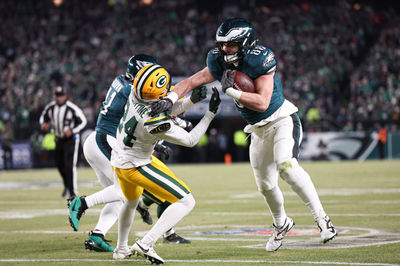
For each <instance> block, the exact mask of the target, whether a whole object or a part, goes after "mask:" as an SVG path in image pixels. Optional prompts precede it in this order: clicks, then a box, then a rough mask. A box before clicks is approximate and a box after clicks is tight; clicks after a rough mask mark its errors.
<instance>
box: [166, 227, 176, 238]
mask: <svg viewBox="0 0 400 266" xmlns="http://www.w3.org/2000/svg"><path fill="white" fill-rule="evenodd" d="M174 233H175V229H174V228H171V229H169V230H168V231H167V232H165V234H164V237H167V236H170V235H172V234H174Z"/></svg>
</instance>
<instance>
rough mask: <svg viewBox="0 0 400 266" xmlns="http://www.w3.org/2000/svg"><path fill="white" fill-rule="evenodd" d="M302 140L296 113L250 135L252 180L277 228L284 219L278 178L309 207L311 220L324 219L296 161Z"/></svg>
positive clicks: (311, 186)
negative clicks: (312, 217)
mask: <svg viewBox="0 0 400 266" xmlns="http://www.w3.org/2000/svg"><path fill="white" fill-rule="evenodd" d="M301 140H302V127H301V123H300V119H299V118H298V116H297V114H292V115H291V116H288V117H284V118H280V119H277V120H275V121H273V122H270V123H268V124H266V125H265V126H261V127H258V128H256V129H255V130H254V131H253V132H252V134H251V144H250V163H251V166H252V168H253V172H254V177H255V181H256V184H257V187H258V190H259V191H260V192H261V194H262V195H263V196H264V198H265V200H266V202H267V204H268V207H269V209H270V211H271V214H272V217H273V220H274V224H275V225H276V226H278V227H280V226H282V225H283V223H284V221H285V218H286V217H287V215H286V213H285V209H284V199H283V195H282V191H281V190H280V189H279V187H278V177H279V176H281V178H282V179H283V180H285V181H286V182H287V183H288V184H289V185H290V186H291V188H292V189H293V190H294V191H295V192H296V193H297V194H298V195H299V197H300V198H301V199H302V200H303V201H304V203H305V204H306V205H307V206H308V207H309V209H310V210H311V212H312V214H313V216H314V219H317V218H318V217H320V216H325V212H324V210H323V208H322V205H321V202H320V200H319V197H318V194H317V191H316V190H315V187H314V184H313V183H312V181H311V178H310V176H309V175H308V173H307V172H306V171H304V169H303V168H302V167H301V166H300V165H299V164H298V162H297V157H298V154H299V146H300V143H301Z"/></svg>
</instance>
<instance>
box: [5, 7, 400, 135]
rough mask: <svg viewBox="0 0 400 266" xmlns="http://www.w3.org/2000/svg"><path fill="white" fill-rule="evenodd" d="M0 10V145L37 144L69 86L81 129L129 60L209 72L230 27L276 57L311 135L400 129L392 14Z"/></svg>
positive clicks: (389, 10) (377, 10)
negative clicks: (51, 108)
mask: <svg viewBox="0 0 400 266" xmlns="http://www.w3.org/2000/svg"><path fill="white" fill-rule="evenodd" d="M292 2H293V1H256V0H251V1H247V0H246V1H244V0H243V1H213V2H211V1H195V0H189V1H178V0H170V1H161V0H154V1H139V0H138V1H128V0H108V1H107V0H87V1H79V0H64V1H61V0H58V1H54V2H53V1H50V0H43V1H13V0H3V1H1V2H0V13H1V14H0V16H1V18H2V23H1V24H0V31H1V33H0V67H1V72H0V92H1V93H0V103H1V104H0V130H2V129H3V130H2V132H3V133H2V138H4V139H14V140H26V139H29V138H31V137H32V136H35V135H36V134H39V132H38V130H39V125H38V120H39V116H40V113H41V111H42V110H43V108H44V106H45V105H46V104H47V103H48V102H49V101H50V100H51V99H52V91H53V89H54V87H55V86H56V85H62V86H66V87H68V88H69V89H70V90H71V91H73V93H72V99H73V101H74V102H75V103H76V104H77V105H78V106H80V107H81V108H82V109H83V110H84V112H85V114H86V116H87V118H88V125H89V127H94V125H95V122H96V121H95V119H96V116H97V113H98V110H99V107H100V105H101V102H102V100H103V99H104V97H105V93H106V91H107V89H108V86H109V85H110V82H111V81H112V79H113V78H114V77H115V76H116V75H117V74H121V73H124V72H125V69H126V63H127V61H128V59H129V57H130V56H132V55H134V54H137V53H147V54H150V55H152V56H154V57H156V58H157V59H158V61H159V63H160V64H162V65H163V66H165V67H166V68H167V69H168V70H169V71H170V72H171V74H172V75H173V76H187V75H191V74H192V73H194V72H196V71H198V70H199V69H201V68H203V67H204V66H205V58H206V54H207V52H208V50H209V49H211V48H213V47H215V40H214V39H215V31H216V29H217V27H218V25H219V24H220V23H221V21H223V19H224V18H226V17H233V16H241V17H245V18H248V19H249V20H250V21H251V22H252V23H253V24H254V27H255V30H256V36H257V38H258V39H259V42H260V43H261V44H263V45H266V46H268V47H269V48H271V49H272V50H273V51H274V52H275V54H276V57H277V62H278V69H277V73H278V75H279V76H280V77H281V79H282V82H283V86H284V93H285V95H286V97H287V98H288V99H290V100H291V101H293V102H294V103H295V104H296V105H297V106H298V107H299V109H300V112H299V114H300V117H301V119H302V120H303V123H304V126H305V129H306V130H307V131H330V130H334V131H340V130H349V131H352V130H369V129H370V128H372V125H373V124H374V123H375V122H380V123H384V124H385V125H390V126H392V127H393V128H394V129H396V126H397V125H398V124H399V116H400V110H399V100H400V85H399V84H400V73H399V69H400V66H399V65H400V63H399V62H400V26H399V25H400V23H399V22H400V21H399V10H398V9H396V8H393V7H389V6H387V7H384V6H377V5H376V3H377V1H376V2H375V1H364V2H363V1H360V2H361V3H356V2H355V1H351V0H348V1H344V0H342V1H323V2H320V1H308V2H306V1H304V2H302V1H298V2H295V3H292Z"/></svg>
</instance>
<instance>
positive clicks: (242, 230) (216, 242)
mask: <svg viewBox="0 0 400 266" xmlns="http://www.w3.org/2000/svg"><path fill="white" fill-rule="evenodd" d="M302 165H303V167H304V168H305V169H306V170H307V171H308V172H309V173H310V175H311V177H312V179H313V181H314V183H315V185H316V187H317V190H318V192H319V195H320V197H321V200H322V203H323V205H324V207H325V210H326V211H327V213H328V214H329V215H330V217H331V219H332V221H333V223H334V225H335V226H336V228H337V229H338V231H339V236H338V237H337V238H335V239H334V240H333V241H331V242H329V243H328V244H325V245H324V244H322V243H320V238H319V234H318V230H317V227H316V225H315V223H314V221H313V218H312V216H311V214H310V212H309V210H308V209H307V208H306V207H305V205H304V204H303V203H302V202H301V201H300V199H299V198H298V197H297V195H295V194H294V193H293V192H292V191H291V189H290V187H289V186H288V185H286V184H285V183H284V182H282V180H280V186H281V188H282V190H283V192H284V196H285V205H286V210H287V213H288V214H289V215H290V216H291V217H292V218H293V219H294V220H295V222H296V226H295V227H294V229H293V230H292V231H291V235H289V236H287V237H286V238H285V242H284V245H283V246H282V248H281V249H280V250H279V251H277V252H272V253H267V252H266V251H265V249H264V247H265V243H266V240H267V239H268V235H269V234H270V230H271V224H272V218H271V216H270V214H269V211H268V209H267V206H266V205H265V203H264V200H263V198H262V197H261V196H260V195H259V193H258V192H257V189H256V185H255V183H254V179H253V175H252V170H251V168H250V166H249V164H248V163H246V164H232V165H223V164H198V165H171V166H170V168H171V170H172V171H174V172H175V174H176V175H177V176H178V177H180V178H181V179H183V180H184V181H185V182H186V183H187V184H188V185H189V187H190V188H191V190H192V192H193V194H194V197H195V199H196V206H195V208H194V210H193V211H192V212H191V213H190V214H189V215H188V216H187V217H185V218H184V219H183V220H182V221H181V222H180V223H179V224H178V225H177V227H176V229H177V232H178V233H179V234H181V235H182V236H184V237H186V238H188V239H190V240H191V241H192V244H189V245H173V244H163V243H162V241H159V242H158V243H157V245H156V246H155V249H156V251H157V253H158V254H159V255H160V256H161V257H163V258H164V259H165V260H166V264H167V265H261V264H268V265H271V264H272V265H274V264H276V265H288V264H289V265H293V264H296V265H307V264H324V265H351V264H352V265H396V264H400V161H368V162H364V163H358V162H337V163H328V162H318V163H308V162H307V163H302ZM78 174H79V192H80V194H81V195H89V194H91V193H93V192H96V191H98V190H99V189H101V187H100V185H99V184H98V183H97V182H96V177H95V174H94V172H93V171H92V170H91V169H90V168H81V169H79V170H78ZM61 191H62V187H61V178H60V177H59V175H58V173H57V172H56V170H55V169H46V170H26V171H8V172H6V171H2V172H0V250H1V252H0V265H110V264H112V265H120V264H121V265H123V264H124V265H125V264H134V265H149V264H150V262H148V261H146V260H144V259H141V258H139V257H132V258H131V259H129V260H126V261H121V262H119V261H112V254H111V253H97V252H93V251H92V252H90V251H88V250H85V249H84V245H83V242H84V240H85V239H86V237H87V233H88V232H89V231H90V230H92V229H93V228H94V226H95V224H96V222H97V218H98V214H99V212H100V210H101V207H96V208H93V209H90V210H88V211H86V214H85V215H84V216H83V217H82V219H81V224H80V231H79V232H73V231H72V229H71V227H70V226H69V223H68V222H67V207H66V201H65V200H64V199H63V198H61V196H60V194H61ZM150 210H151V213H152V215H153V218H154V219H156V217H155V215H156V206H152V207H151V209H150ZM149 228H150V227H149V226H148V225H146V224H144V223H143V222H142V221H141V219H140V217H139V216H138V215H136V217H135V222H134V224H133V227H132V230H131V235H130V242H129V243H130V244H133V242H134V240H135V239H136V238H137V237H138V236H142V235H143V233H144V232H145V231H146V230H148V229H149ZM106 238H108V239H111V240H112V241H113V242H112V243H111V244H112V245H115V244H116V240H117V226H116V225H115V226H114V227H113V228H112V229H111V231H110V232H109V234H108V235H107V237H106Z"/></svg>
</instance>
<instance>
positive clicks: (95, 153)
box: [69, 54, 206, 252]
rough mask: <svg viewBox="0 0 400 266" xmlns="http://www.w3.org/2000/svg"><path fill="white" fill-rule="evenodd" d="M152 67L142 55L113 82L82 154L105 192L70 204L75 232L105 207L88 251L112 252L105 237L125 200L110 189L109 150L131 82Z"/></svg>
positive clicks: (143, 213)
mask: <svg viewBox="0 0 400 266" xmlns="http://www.w3.org/2000/svg"><path fill="white" fill-rule="evenodd" d="M151 63H157V61H156V60H155V59H154V58H153V57H151V56H149V55H145V54H138V55H136V56H133V57H131V58H130V59H129V61H128V67H127V70H126V73H125V75H118V76H117V77H116V78H115V79H114V80H113V82H112V84H111V86H110V88H109V90H108V93H107V96H106V99H105V101H104V102H103V105H102V107H101V111H100V113H99V116H98V119H97V125H96V129H95V131H94V132H92V134H90V135H89V137H88V138H87V139H86V141H85V143H84V146H83V151H84V155H85V158H86V160H87V161H88V163H89V164H90V166H91V167H92V168H93V169H94V171H95V172H96V175H97V177H98V179H99V181H100V183H101V184H102V185H103V186H104V189H103V190H101V191H99V192H96V193H94V194H92V195H89V196H87V197H81V198H75V199H73V200H72V202H71V203H70V204H69V212H70V215H69V220H70V223H71V226H72V228H73V229H74V230H75V231H78V229H79V220H80V218H81V216H82V214H83V213H84V211H85V210H86V209H88V208H91V207H94V206H96V205H99V204H106V205H105V206H104V208H103V209H102V211H101V213H100V217H99V220H98V223H97V225H96V227H95V228H94V230H93V231H91V232H90V233H89V237H88V238H87V239H86V241H85V247H86V248H87V249H91V250H95V251H108V252H113V251H114V248H113V247H112V246H111V245H109V244H108V241H107V240H105V239H104V237H105V235H106V234H107V232H108V230H109V229H110V228H111V227H112V226H113V225H114V223H115V222H116V221H117V218H118V213H119V210H120V206H121V202H120V200H121V199H124V197H123V195H122V193H119V191H118V190H116V189H115V187H114V185H113V184H114V180H113V173H112V170H111V166H110V158H111V149H112V147H113V146H115V136H116V131H117V126H118V123H119V120H120V118H121V117H122V115H123V113H124V107H125V103H126V101H127V99H128V96H129V94H130V92H131V84H132V82H133V79H134V77H135V75H136V74H137V72H138V71H139V69H141V68H142V67H143V66H146V65H148V64H151ZM205 94H206V91H205V88H199V89H198V90H196V93H194V94H193V95H192V96H191V97H190V98H189V99H185V100H183V101H181V103H182V104H181V105H177V106H181V107H182V106H186V107H185V108H189V107H190V106H191V104H193V103H195V102H197V101H200V100H202V99H204V98H205V97H206V95H205ZM184 125H185V124H184ZM156 149H157V151H158V152H161V153H166V152H168V150H167V147H166V146H164V145H156ZM145 194H146V195H147V196H149V198H150V199H154V200H156V203H158V204H159V203H160V201H159V200H157V198H156V197H154V196H152V195H151V194H150V193H147V192H146V193H145ZM146 201H147V202H151V201H150V200H149V199H146ZM160 204H161V203H160ZM160 206H161V207H160V208H161V209H160V211H159V212H162V211H163V210H164V209H165V208H166V204H164V205H160ZM138 212H139V213H140V214H141V216H142V218H143V220H144V221H146V222H147V223H149V224H151V223H152V221H151V216H150V214H149V212H148V211H147V209H145V208H140V207H139V206H138ZM168 233H169V234H168V235H166V239H167V240H171V241H173V242H174V243H176V242H178V243H185V242H186V243H187V242H188V240H186V239H184V238H182V237H180V236H179V235H178V234H176V233H175V232H174V230H173V228H172V229H171V230H170V231H169V232H168Z"/></svg>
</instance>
